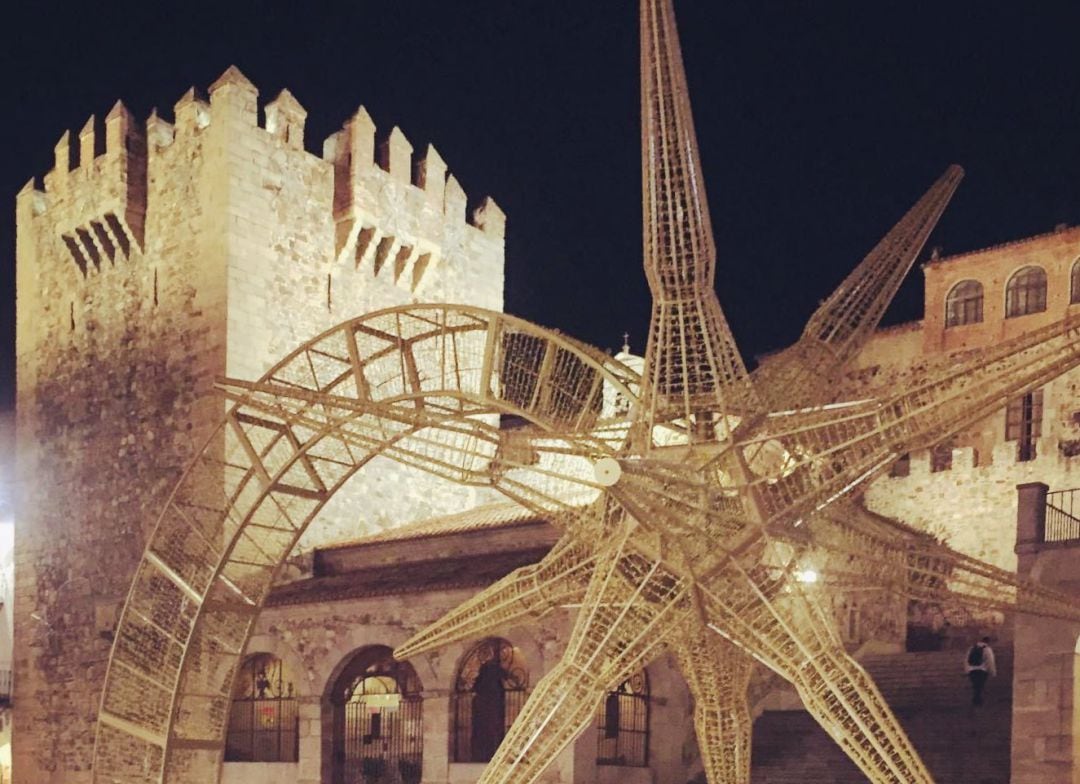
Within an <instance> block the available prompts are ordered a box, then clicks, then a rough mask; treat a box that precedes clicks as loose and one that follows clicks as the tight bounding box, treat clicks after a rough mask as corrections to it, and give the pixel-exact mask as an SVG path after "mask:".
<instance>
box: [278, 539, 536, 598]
mask: <svg viewBox="0 0 1080 784" xmlns="http://www.w3.org/2000/svg"><path fill="white" fill-rule="evenodd" d="M547 551H548V548H546V547H538V548H537V547H534V548H531V549H528V550H514V551H511V552H501V553H500V552H496V553H483V554H482V555H475V556H464V557H460V556H459V557H457V558H437V559H433V560H430V561H418V562H415V563H410V564H409V565H408V566H407V567H405V566H402V565H400V564H390V565H386V566H377V567H372V568H368V569H362V570H358V571H355V572H349V573H347V574H339V575H334V576H331V577H312V578H309V579H306V580H297V581H296V582H291V583H286V584H285V585H281V586H278V587H277V588H274V590H273V591H271V593H270V595H269V596H268V597H267V599H266V605H267V606H268V607H275V606H280V605H289V604H307V603H313V602H325V601H339V600H343V599H358V598H365V597H371V596H388V595H399V594H406V593H420V592H423V591H446V590H452V589H454V588H472V587H477V586H486V585H490V584H491V583H493V582H495V581H496V580H498V579H499V578H501V577H505V576H506V575H507V574H509V573H510V572H512V571H513V570H514V569H517V568H518V567H521V566H526V565H528V564H533V563H536V562H537V561H539V560H540V559H541V558H543V557H544V555H545V554H546V553H547Z"/></svg>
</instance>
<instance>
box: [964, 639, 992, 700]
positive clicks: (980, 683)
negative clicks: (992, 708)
mask: <svg viewBox="0 0 1080 784" xmlns="http://www.w3.org/2000/svg"><path fill="white" fill-rule="evenodd" d="M964 672H965V673H966V674H967V676H968V680H970V681H971V704H972V705H982V701H983V687H984V686H986V679H987V678H989V677H990V676H991V675H997V664H996V663H995V661H994V649H993V648H991V647H990V638H989V637H983V638H982V639H981V640H979V641H978V642H977V643H975V644H974V645H972V646H971V648H970V650H968V653H967V657H966V658H965V659H964Z"/></svg>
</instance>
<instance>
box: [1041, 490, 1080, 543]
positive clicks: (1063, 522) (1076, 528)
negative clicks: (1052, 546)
mask: <svg viewBox="0 0 1080 784" xmlns="http://www.w3.org/2000/svg"><path fill="white" fill-rule="evenodd" d="M1076 540H1080V488H1073V489H1072V490H1058V491H1056V492H1053V493H1047V494H1046V524H1045V528H1044V532H1043V541H1044V542H1071V541H1076Z"/></svg>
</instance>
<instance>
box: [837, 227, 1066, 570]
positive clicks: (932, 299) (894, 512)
mask: <svg viewBox="0 0 1080 784" xmlns="http://www.w3.org/2000/svg"><path fill="white" fill-rule="evenodd" d="M1078 261H1080V228H1078V227H1074V228H1071V229H1062V230H1058V231H1055V232H1053V233H1050V234H1045V235H1041V236H1038V237H1033V238H1030V239H1026V240H1021V241H1018V242H1014V243H1009V244H1007V245H1002V246H998V247H994V248H989V249H986V250H981V251H976V252H973V253H969V254H964V255H962V256H956V257H951V258H942V259H935V260H932V261H931V262H930V263H928V264H927V265H925V266H924V268H923V271H924V274H925V313H926V317H925V319H924V320H923V321H922V322H918V323H914V324H905V325H901V326H899V327H892V328H888V329H883V330H881V331H879V332H878V334H877V335H876V336H875V337H874V339H873V340H872V341H871V342H870V344H869V345H868V346H867V348H866V350H865V351H864V352H863V354H862V355H861V356H860V357H859V358H858V359H857V360H856V362H855V364H854V368H853V370H852V372H851V374H850V378H849V389H850V390H851V392H852V394H853V395H855V396H858V395H860V394H868V393H872V392H873V391H874V390H878V389H888V388H889V387H890V386H895V385H897V384H899V383H902V382H903V381H904V380H905V379H907V378H911V377H912V375H913V374H914V373H916V372H918V371H921V370H924V369H927V368H941V367H947V366H948V365H949V364H950V363H951V362H953V361H955V359H956V358H958V357H960V356H962V355H963V354H964V352H966V351H970V350H972V349H978V348H983V347H987V346H992V345H996V344H998V343H1000V342H1002V341H1004V340H1008V339H1009V338H1011V337H1015V336H1016V335H1019V334H1021V333H1023V332H1024V331H1027V330H1030V329H1034V328H1038V327H1041V326H1045V325H1047V324H1050V323H1052V322H1055V321H1057V320H1060V319H1062V318H1064V317H1065V316H1066V315H1070V314H1075V313H1076V312H1077V309H1078V308H1080V304H1076V303H1073V302H1072V301H1071V300H1072V299H1073V296H1072V287H1071V285H1070V283H1071V281H1070V278H1071V275H1072V272H1073V267H1074V265H1076V264H1077V262H1078ZM1029 264H1036V265H1039V266H1041V267H1043V268H1044V269H1045V270H1046V273H1047V282H1048V285H1047V305H1046V310H1045V311H1043V312H1040V313H1033V314H1030V315H1025V316H1020V317H1016V318H1008V319H1006V318H1005V309H1004V304H1005V287H1006V283H1007V281H1008V279H1009V277H1011V275H1012V274H1013V273H1014V272H1015V271H1016V270H1017V269H1019V268H1021V267H1023V266H1026V265H1029ZM969 279H971V280H978V281H979V282H981V283H982V285H983V289H984V302H983V320H982V322H980V323H975V324H968V325H964V326H957V327H950V328H946V327H945V301H946V297H947V295H948V292H949V291H950V290H951V289H952V287H953V286H954V285H956V283H958V282H960V281H962V280H969ZM1078 293H1080V292H1078ZM1078 391H1080V371H1077V370H1074V371H1072V372H1070V373H1068V374H1066V375H1064V376H1063V377H1061V378H1060V379H1057V380H1055V381H1053V382H1051V383H1050V384H1048V385H1046V387H1044V388H1043V417H1042V435H1041V437H1040V438H1038V439H1037V440H1036V444H1035V446H1036V449H1035V452H1036V456H1035V459H1033V460H1029V461H1023V462H1022V461H1019V460H1018V454H1017V444H1016V442H1015V441H1006V440H1005V411H1004V410H1002V411H1000V412H998V413H996V414H994V415H992V416H990V417H988V418H987V419H985V420H984V421H982V422H980V423H978V424H977V425H975V426H974V427H972V428H970V429H968V430H967V431H965V432H964V433H961V434H959V436H958V437H957V438H956V439H955V441H954V446H955V449H954V450H953V455H952V466H951V468H949V469H948V470H943V471H939V472H936V473H934V472H931V465H930V455H929V453H928V452H926V451H922V452H916V453H914V454H912V455H911V463H910V473H909V474H908V475H907V476H886V477H882V478H880V479H878V480H877V481H875V482H874V483H872V484H871V485H870V486H869V488H868V489H867V490H866V494H865V500H866V505H867V507H868V508H870V509H871V510H873V511H875V512H878V513H880V514H883V515H886V516H889V517H894V518H897V519H900V520H902V521H904V522H907V523H910V524H912V525H916V526H918V527H920V528H922V529H924V530H928V531H930V532H932V533H934V534H936V535H939V536H941V537H942V538H944V539H945V540H946V541H947V542H948V543H949V544H951V545H953V546H954V547H956V548H958V549H960V550H961V551H963V552H965V553H968V554H970V555H974V556H977V557H979V558H982V559H984V560H986V561H989V562H990V563H993V564H996V565H998V566H1002V567H1005V568H1008V569H1015V568H1016V557H1015V555H1014V553H1013V543H1014V529H1015V519H1016V499H1015V487H1016V485H1017V484H1021V483H1023V482H1030V481H1035V480H1038V481H1042V482H1046V483H1047V484H1049V485H1050V487H1051V489H1052V490H1061V489H1068V488H1072V487H1077V486H1080V457H1078V456H1075V455H1076V454H1077V452H1078V451H1080V450H1077V449H1076V445H1080V416H1077V414H1078V413H1080V395H1078ZM1071 455H1073V456H1071Z"/></svg>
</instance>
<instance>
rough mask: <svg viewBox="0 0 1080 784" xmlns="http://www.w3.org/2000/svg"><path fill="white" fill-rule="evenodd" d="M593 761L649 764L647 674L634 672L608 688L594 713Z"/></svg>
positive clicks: (606, 763)
mask: <svg viewBox="0 0 1080 784" xmlns="http://www.w3.org/2000/svg"><path fill="white" fill-rule="evenodd" d="M596 727H597V740H596V764H597V765H630V766H634V767H640V768H643V767H645V766H646V765H648V764H649V678H648V676H647V675H646V674H645V671H644V670H642V671H640V672H637V673H634V675H632V676H630V677H629V678H628V679H627V680H625V681H623V682H622V684H621V685H620V686H619V688H617V689H615V691H611V692H608V694H607V696H606V697H605V698H604V701H603V702H602V703H601V704H600V708H599V710H598V711H597V716H596Z"/></svg>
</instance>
